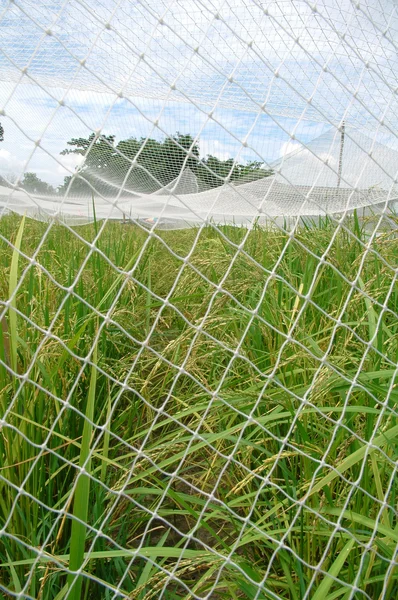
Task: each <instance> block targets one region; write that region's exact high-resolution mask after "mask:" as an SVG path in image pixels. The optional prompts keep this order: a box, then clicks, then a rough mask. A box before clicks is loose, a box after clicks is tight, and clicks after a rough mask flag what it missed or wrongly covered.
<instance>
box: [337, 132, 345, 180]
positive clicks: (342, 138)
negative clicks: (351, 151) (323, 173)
mask: <svg viewBox="0 0 398 600" xmlns="http://www.w3.org/2000/svg"><path fill="white" fill-rule="evenodd" d="M340 131H341V138H340V154H339V170H338V174H337V187H338V188H339V187H340V183H341V173H342V171H343V150H344V137H345V121H343V122H342V124H341V128H340Z"/></svg>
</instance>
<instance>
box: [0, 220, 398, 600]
mask: <svg viewBox="0 0 398 600" xmlns="http://www.w3.org/2000/svg"><path fill="white" fill-rule="evenodd" d="M348 225H349V226H350V224H349V223H348ZM46 230H47V226H46V225H44V224H40V223H36V222H31V221H27V222H26V223H25V224H23V225H21V224H20V220H19V219H18V218H16V217H13V216H10V217H6V218H3V219H2V220H1V221H0V234H1V238H0V272H1V277H0V301H1V303H0V314H1V312H2V311H3V310H5V309H6V307H7V306H8V308H7V311H6V313H5V317H4V319H3V321H1V323H2V326H1V328H0V333H1V335H0V359H1V362H0V394H1V404H0V405H1V411H2V413H3V415H4V414H5V415H6V417H5V422H3V426H2V430H1V434H0V456H1V458H0V523H1V525H2V527H3V529H4V530H3V532H2V533H3V535H2V539H1V542H0V563H1V570H0V578H1V579H0V582H1V586H2V589H3V594H4V595H5V597H8V596H10V597H12V596H14V595H15V594H18V593H22V592H23V594H24V596H23V597H30V598H38V599H40V600H54V599H55V598H56V599H57V600H61V599H62V598H73V599H76V600H77V599H78V598H84V599H87V600H88V599H93V600H94V599H95V600H97V599H99V598H101V599H102V598H104V599H109V600H110V599H111V598H132V599H137V600H143V599H145V600H149V599H151V598H153V599H155V598H165V599H170V600H171V599H176V598H186V599H188V598H194V597H202V596H203V597H206V595H208V594H210V597H212V598H225V599H229V598H232V599H234V598H248V599H252V600H255V599H258V600H264V599H266V598H267V599H268V598H286V599H291V600H299V599H302V598H304V597H306V598H312V599H313V600H323V599H327V600H332V599H335V598H343V599H348V598H355V599H358V600H359V599H363V598H370V599H372V600H373V599H379V598H380V599H381V598H395V597H397V596H398V583H397V577H398V572H397V569H396V568H395V567H394V561H395V560H396V548H397V543H398V523H397V518H396V510H395V507H396V500H397V499H396V491H397V490H396V484H395V481H394V473H395V467H396V460H397V450H398V443H397V434H398V420H397V409H396V402H397V400H398V394H397V389H396V379H395V378H396V366H397V360H398V342H397V340H398V320H397V314H398V291H397V287H396V285H395V277H396V267H397V256H398V242H397V239H396V238H395V237H394V236H393V235H391V234H387V233H386V234H384V235H381V236H379V237H378V238H376V239H374V240H373V241H371V242H369V239H368V238H367V237H366V234H365V231H364V230H362V229H361V227H360V224H359V223H358V221H354V222H353V223H352V228H351V230H350V229H348V230H341V231H339V232H338V233H337V234H336V232H335V230H334V229H333V227H332V225H331V224H330V223H327V222H324V223H320V224H318V225H317V226H316V227H314V228H311V229H309V228H307V229H303V230H302V231H299V232H297V233H296V235H295V236H294V237H293V238H290V237H289V235H288V234H285V233H283V232H280V231H276V230H275V231H271V230H270V231H265V230H262V229H260V228H258V229H254V230H253V231H251V232H250V233H249V234H247V232H246V231H244V230H240V229H238V228H233V227H225V228H223V229H222V232H221V233H220V232H217V231H216V230H214V229H212V228H207V229H204V230H202V231H201V232H198V231H197V230H187V231H180V232H164V233H161V234H159V237H158V239H156V238H154V237H153V238H151V239H148V233H147V232H145V231H143V230H141V229H139V228H138V227H136V226H130V225H124V226H123V225H121V224H112V223H109V224H107V225H106V226H105V227H104V228H102V229H101V227H100V224H95V225H93V226H87V227H80V228H77V229H76V230H75V232H72V231H69V230H68V229H66V228H65V227H62V226H55V225H54V226H52V228H51V229H50V230H49V231H48V232H47V235H46V237H45V239H44V240H43V234H44V233H45V231H46ZM18 231H19V232H20V236H19V238H18ZM245 235H247V239H246V240H245V243H244V246H243V250H244V251H243V252H242V251H240V252H238V253H237V248H238V246H239V245H240V244H241V242H242V241H243V239H244V236H245ZM96 236H98V239H97V242H96V244H95V246H96V247H97V248H99V249H100V252H95V251H94V252H92V253H91V254H90V255H89V252H90V246H89V244H91V242H92V241H93V240H94V239H95V238H96ZM196 236H198V240H197V243H196V246H195V249H194V251H193V252H192V253H191V254H189V253H190V252H191V249H192V246H193V243H194V241H195V239H196ZM41 242H42V244H41V246H40V249H39V251H38V253H37V255H36V257H35V260H34V261H33V262H31V261H29V257H32V256H33V255H34V253H35V251H36V250H37V248H39V244H40V243H41ZM19 244H20V252H19V251H18V247H19ZM15 248H17V250H15ZM188 255H189V259H188V260H187V261H186V262H185V263H184V258H185V257H186V256H188ZM234 257H235V258H234ZM85 261H87V262H86V263H85ZM184 265H185V266H184ZM231 265H232V266H231ZM81 267H84V268H82V269H81ZM115 267H116V268H115ZM182 267H183V268H182ZM177 275H178V277H177ZM220 282H222V284H221V286H220V287H219V288H217V286H219V285H220ZM70 289H73V293H72V294H70V293H68V290H70ZM15 291H16V294H15V300H14V301H13V302H12V303H11V304H7V301H8V300H9V298H10V293H11V295H12V294H13V293H14V292H15ZM166 298H167V299H168V301H167V302H166V303H165V302H164V300H165V299H166ZM198 327H199V328H198ZM236 349H237V351H236ZM325 354H327V360H324V359H323V358H324V356H325ZM367 442H371V444H370V445H369V443H367ZM392 567H394V568H392ZM170 574H172V576H171V575H170ZM353 585H355V589H354V591H352V586H353ZM259 589H261V591H259Z"/></svg>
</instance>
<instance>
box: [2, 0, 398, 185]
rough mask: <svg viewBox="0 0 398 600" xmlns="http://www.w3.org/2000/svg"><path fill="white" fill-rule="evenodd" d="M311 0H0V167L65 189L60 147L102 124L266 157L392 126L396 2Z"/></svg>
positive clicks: (223, 154) (226, 154) (222, 153)
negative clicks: (0, 134)
mask: <svg viewBox="0 0 398 600" xmlns="http://www.w3.org/2000/svg"><path fill="white" fill-rule="evenodd" d="M313 6H314V5H313V3H310V2H309V1H307V0H301V1H299V0H297V1H296V2H292V0H278V2H276V1H274V0H228V2H225V1H224V0H206V1H205V0H171V1H169V0H168V1H166V0H147V1H146V2H145V3H143V2H141V0H69V1H68V2H65V1H64V0H50V1H48V2H46V3H42V2H37V1H36V0H24V2H23V3H21V5H20V4H19V3H18V2H16V3H10V2H9V1H8V0H0V110H1V111H2V112H3V116H2V115H1V114H0V122H1V123H2V125H3V127H4V130H5V139H4V142H2V143H1V144H0V174H3V175H10V176H13V177H15V176H19V175H20V174H21V173H22V172H24V171H25V172H26V171H34V172H36V173H37V174H38V176H39V177H40V178H42V179H44V180H45V181H48V182H49V183H51V184H53V185H58V184H60V183H61V182H62V180H63V178H64V176H65V175H67V174H70V173H72V172H73V171H74V169H75V167H76V156H70V155H69V156H61V155H60V152H61V151H62V150H63V149H64V148H65V147H66V144H67V142H68V140H69V139H70V138H71V137H80V136H84V137H87V136H88V135H89V134H90V133H91V132H92V131H98V132H101V133H103V134H114V135H116V139H117V140H120V139H126V138H128V137H131V136H134V137H144V138H145V137H147V136H151V137H155V138H158V139H161V138H163V137H164V136H165V135H174V134H175V133H176V132H177V131H179V132H180V133H190V134H191V135H193V136H198V139H199V145H200V150H201V155H202V156H206V155H207V154H214V155H216V156H218V157H219V158H220V159H226V158H230V157H232V158H235V159H236V160H238V161H239V162H244V161H246V160H259V161H263V162H265V163H266V164H268V163H270V162H273V161H274V160H275V159H277V158H279V157H280V156H283V155H285V154H286V153H288V152H290V151H292V150H295V149H297V148H298V147H299V146H300V143H302V144H307V143H309V142H310V141H311V140H313V139H315V138H317V137H318V136H320V135H322V134H323V133H324V132H325V131H326V130H327V129H328V128H330V127H336V126H338V125H339V123H340V122H341V120H342V119H345V120H346V121H347V122H349V123H350V125H352V126H357V127H363V128H365V129H366V128H367V129H368V130H369V131H375V130H376V129H377V130H380V123H382V124H383V125H382V127H384V128H385V130H386V131H385V134H391V132H395V131H396V121H398V119H397V118H396V115H398V104H397V97H396V96H397V95H396V93H395V85H396V83H395V76H396V72H397V71H398V65H397V62H398V61H397V45H396V42H397V41H398V35H397V32H398V24H397V23H398V20H397V15H396V7H395V4H394V2H393V1H392V0H383V2H379V1H378V0H367V2H366V3H365V4H364V5H363V6H364V8H362V7H360V8H356V6H354V3H352V2H351V1H350V0H319V1H318V2H317V4H316V6H317V10H316V11H314V9H313ZM358 6H360V5H358ZM386 30H387V35H384V36H383V35H381V31H386ZM60 102H61V104H60Z"/></svg>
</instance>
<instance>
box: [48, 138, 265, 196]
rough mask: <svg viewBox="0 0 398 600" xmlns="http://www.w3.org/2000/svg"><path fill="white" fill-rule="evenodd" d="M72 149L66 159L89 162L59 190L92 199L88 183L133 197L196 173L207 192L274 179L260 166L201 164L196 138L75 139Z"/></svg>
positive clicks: (216, 160)
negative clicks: (184, 174)
mask: <svg viewBox="0 0 398 600" xmlns="http://www.w3.org/2000/svg"><path fill="white" fill-rule="evenodd" d="M68 146H69V147H68V148H66V149H65V150H63V152H61V154H80V155H82V156H85V162H84V165H83V166H82V168H80V169H79V170H78V173H77V175H75V176H74V178H73V181H72V177H71V176H67V177H65V180H64V183H63V184H62V185H61V186H60V187H59V188H58V191H59V193H61V194H63V193H65V192H66V191H67V189H68V187H69V186H70V191H71V193H72V194H75V193H86V194H90V193H91V192H90V190H91V189H92V188H91V187H90V185H88V183H89V184H91V186H92V187H93V188H94V189H95V190H97V191H99V192H101V193H103V194H105V195H106V194H108V193H109V194H112V191H113V192H115V190H116V189H119V188H120V186H121V185H123V188H124V190H125V191H127V192H128V191H131V192H144V193H151V192H155V191H156V190H158V189H159V188H160V187H162V186H165V185H167V184H169V183H171V182H172V181H173V180H174V179H176V178H177V177H178V175H179V174H180V173H181V170H182V169H184V168H189V169H191V171H192V172H193V173H194V174H195V176H196V178H197V181H198V184H199V188H200V189H202V190H205V189H210V188H213V187H217V186H220V185H222V184H223V183H224V182H225V181H227V180H228V181H231V182H234V183H237V182H242V183H243V182H244V181H253V180H254V179H260V178H262V177H267V176H268V175H270V174H271V173H272V172H271V171H270V170H267V169H264V168H263V166H262V163H260V162H256V161H252V162H248V163H246V164H238V163H235V162H234V161H233V159H232V158H230V159H227V160H221V159H219V158H217V157H216V156H210V155H209V156H207V157H206V158H204V159H200V151H199V144H198V143H196V142H195V140H194V138H193V137H192V136H191V135H190V134H182V133H179V132H177V133H176V134H175V135H174V136H172V137H166V138H165V139H163V140H155V139H153V138H135V137H130V138H128V139H126V140H121V141H119V142H118V143H115V136H114V135H102V136H96V135H95V134H94V133H92V134H90V135H89V136H88V138H73V139H71V140H70V141H69V142H68ZM87 182H88V183H87Z"/></svg>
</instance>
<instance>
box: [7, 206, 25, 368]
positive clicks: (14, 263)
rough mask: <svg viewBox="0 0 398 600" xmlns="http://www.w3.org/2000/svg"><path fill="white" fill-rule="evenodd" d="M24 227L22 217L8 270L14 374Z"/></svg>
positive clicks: (16, 358) (11, 358)
mask: <svg viewBox="0 0 398 600" xmlns="http://www.w3.org/2000/svg"><path fill="white" fill-rule="evenodd" d="M24 226H25V217H24V216H23V217H22V221H21V223H20V226H19V229H18V233H17V237H16V239H15V242H14V250H13V253H12V259H11V270H10V280H9V287H8V294H9V298H10V312H9V329H10V354H11V356H10V362H11V368H12V370H13V371H14V373H16V372H17V364H18V323H17V313H16V312H15V309H16V307H17V299H16V295H15V290H16V287H17V285H18V265H19V252H20V249H21V242H22V235H23V230H24Z"/></svg>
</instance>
